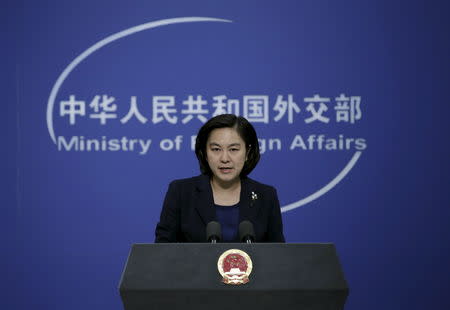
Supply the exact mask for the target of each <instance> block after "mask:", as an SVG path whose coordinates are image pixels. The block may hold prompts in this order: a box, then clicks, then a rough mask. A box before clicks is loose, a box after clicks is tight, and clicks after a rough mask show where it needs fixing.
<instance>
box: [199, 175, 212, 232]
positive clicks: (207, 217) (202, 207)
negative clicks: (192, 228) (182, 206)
mask: <svg viewBox="0 0 450 310" xmlns="http://www.w3.org/2000/svg"><path fill="white" fill-rule="evenodd" d="M194 199H195V209H196V210H197V212H198V214H199V215H200V217H201V219H202V221H203V222H204V224H205V225H207V224H208V223H209V222H211V221H216V210H215V209H214V199H213V194H212V189H211V184H210V183H209V177H208V176H207V175H201V176H200V177H199V180H198V182H197V185H196V192H195V193H194Z"/></svg>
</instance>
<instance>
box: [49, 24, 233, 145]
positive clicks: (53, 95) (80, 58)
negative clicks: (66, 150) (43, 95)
mask: <svg viewBox="0 0 450 310" xmlns="http://www.w3.org/2000/svg"><path fill="white" fill-rule="evenodd" d="M191 22H225V23H231V22H233V21H231V20H228V19H220V18H212V17H179V18H169V19H162V20H157V21H154V22H149V23H146V24H142V25H138V26H135V27H131V28H128V29H125V30H123V31H120V32H118V33H115V34H113V35H110V36H109V37H106V38H104V39H103V40H101V41H99V42H97V43H95V44H94V45H92V46H91V47H90V48H88V49H87V50H85V51H84V52H83V53H82V54H80V55H79V56H78V57H76V58H75V59H74V60H73V61H72V62H71V63H70V64H69V65H68V66H67V68H66V69H64V71H63V72H62V73H61V75H60V76H59V77H58V79H57V80H56V83H55V85H53V88H52V91H51V93H50V97H49V98H48V103H47V128H48V132H49V134H50V137H51V138H52V140H53V142H54V143H55V144H56V138H55V131H54V129H53V117H52V116H53V108H54V105H55V99H56V95H57V94H58V91H59V88H60V87H61V85H62V84H63V83H64V80H65V79H66V78H67V76H68V75H69V74H70V72H72V70H73V69H74V68H75V67H76V66H78V64H80V62H82V61H83V60H84V59H86V58H87V57H88V56H89V55H91V54H92V53H93V52H95V51H96V50H98V49H100V48H102V47H103V46H105V45H107V44H109V43H111V42H113V41H116V40H118V39H120V38H123V37H126V36H129V35H131V34H133V33H136V32H139V31H143V30H148V29H151V28H156V27H159V26H165V25H170V24H178V23H191Z"/></svg>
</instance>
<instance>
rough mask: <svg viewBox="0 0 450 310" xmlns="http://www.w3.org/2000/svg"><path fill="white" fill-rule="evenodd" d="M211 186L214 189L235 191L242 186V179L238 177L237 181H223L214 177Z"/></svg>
mask: <svg viewBox="0 0 450 310" xmlns="http://www.w3.org/2000/svg"><path fill="white" fill-rule="evenodd" d="M211 186H212V188H213V189H214V190H220V191H234V190H237V189H239V188H240V187H241V179H240V178H238V179H237V180H235V181H230V182H221V181H220V180H217V179H216V178H214V177H212V178H211Z"/></svg>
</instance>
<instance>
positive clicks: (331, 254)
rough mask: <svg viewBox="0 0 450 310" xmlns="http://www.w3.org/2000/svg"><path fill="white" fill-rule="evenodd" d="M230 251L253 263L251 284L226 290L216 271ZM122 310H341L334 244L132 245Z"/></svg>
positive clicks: (342, 285) (342, 284) (342, 286)
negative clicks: (221, 259) (238, 251)
mask: <svg viewBox="0 0 450 310" xmlns="http://www.w3.org/2000/svg"><path fill="white" fill-rule="evenodd" d="M229 249H240V250H243V251H245V252H246V253H247V254H248V255H250V258H251V260H252V262H253V270H252V272H251V274H250V277H249V278H250V282H249V283H247V284H243V285H227V284H224V283H222V282H221V280H222V277H221V275H220V274H219V271H218V269H217V261H218V259H219V256H220V255H221V254H222V253H223V252H225V251H227V250H229ZM119 290H120V295H121V297H122V301H123V304H124V307H125V309H126V310H138V309H139V310H144V309H145V310H149V309H161V310H165V309H182V310H188V309H193V310H194V309H195V310H201V309H208V310H221V309H275V310H287V309H310V310H319V309H327V310H331V309H344V304H345V300H346V298H347V295H348V287H347V283H346V281H345V279H344V274H343V272H342V270H341V267H340V264H339V260H338V257H337V254H336V249H335V247H334V245H333V244H324V243H322V244H293V243H291V244H288V243H285V244H284V243H254V244H244V243H217V244H208V243H178V244H176V243H170V244H169V243H167V244H135V245H133V246H132V248H131V252H130V255H129V257H128V261H127V264H126V266H125V270H124V272H123V274H122V278H121V280H120V286H119Z"/></svg>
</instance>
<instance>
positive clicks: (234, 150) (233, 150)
mask: <svg viewBox="0 0 450 310" xmlns="http://www.w3.org/2000/svg"><path fill="white" fill-rule="evenodd" d="M231 151H232V152H236V151H239V149H235V148H233V149H231Z"/></svg>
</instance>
